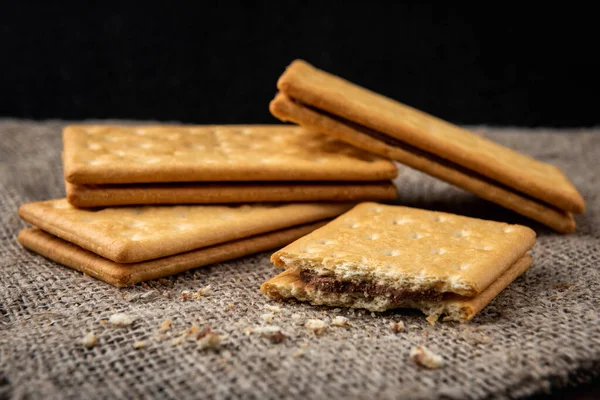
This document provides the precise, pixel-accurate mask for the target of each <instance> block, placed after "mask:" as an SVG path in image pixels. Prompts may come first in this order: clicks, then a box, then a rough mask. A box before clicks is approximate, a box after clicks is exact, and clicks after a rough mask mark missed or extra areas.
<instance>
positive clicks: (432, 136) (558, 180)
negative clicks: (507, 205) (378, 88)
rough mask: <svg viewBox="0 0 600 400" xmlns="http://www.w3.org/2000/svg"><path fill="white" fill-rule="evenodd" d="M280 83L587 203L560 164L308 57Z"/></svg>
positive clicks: (546, 195) (422, 145)
mask: <svg viewBox="0 0 600 400" xmlns="http://www.w3.org/2000/svg"><path fill="white" fill-rule="evenodd" d="M277 88H278V89H279V90H280V91H281V92H283V93H285V94H286V95H288V96H289V97H290V98H292V99H294V100H295V101H297V102H300V103H303V104H306V105H308V106H310V107H312V108H314V109H316V110H319V111H322V113H325V114H330V115H333V116H335V117H337V118H338V119H340V120H342V121H346V122H348V123H350V124H355V125H358V126H361V127H366V128H369V129H372V130H374V131H376V132H378V133H380V134H382V135H383V136H384V137H387V138H390V139H392V140H393V139H396V140H398V141H402V142H403V143H406V144H408V145H410V146H414V147H415V148H417V149H420V150H421V151H425V152H429V153H432V154H434V155H437V156H438V157H441V158H443V159H446V160H449V161H450V162H453V163H456V164H458V165H461V166H463V167H465V168H468V169H470V170H472V171H477V172H479V173H480V174H482V175H484V176H486V177H488V178H490V179H493V180H494V181H497V182H499V183H501V184H503V185H506V186H509V187H512V188H514V189H516V190H517V191H519V192H522V193H525V194H527V195H529V196H532V197H534V198H537V199H540V200H542V201H544V202H546V203H549V204H551V205H554V206H556V207H557V208H560V209H563V210H565V211H571V212H577V213H580V212H583V211H584V209H585V202H584V200H583V198H582V197H581V195H580V194H579V192H578V191H577V189H576V188H575V187H574V186H573V184H572V183H571V182H570V181H569V180H568V179H567V178H566V177H565V176H564V174H563V173H562V172H561V171H560V170H559V169H558V168H556V167H555V166H553V165H550V164H546V163H543V162H540V161H538V160H535V159H533V158H531V157H529V156H526V155H524V154H521V153H518V152H516V151H514V150H511V149H509V148H507V147H504V146H501V145H499V144H497V143H494V142H492V141H490V140H487V139H485V138H483V137H481V136H479V135H476V134H474V133H472V132H469V131H467V130H466V129H463V128H461V127H459V126H457V125H454V124H451V123H449V122H446V121H443V120H441V119H439V118H436V117H433V116H431V115H429V114H426V113H424V112H421V111H419V110H416V109H414V108H412V107H409V106H406V105H404V104H402V103H399V102H397V101H394V100H392V99H390V98H387V97H385V96H382V95H379V94H377V93H375V92H372V91H370V90H367V89H365V88H362V87H360V86H358V85H355V84H352V83H350V82H348V81H346V80H344V79H342V78H339V77H337V76H335V75H332V74H329V73H327V72H324V71H321V70H319V69H317V68H315V67H313V66H311V65H310V64H308V63H306V62H304V61H301V60H296V61H294V62H292V63H291V64H290V66H289V67H288V68H287V69H286V71H285V72H284V73H283V75H282V76H281V77H280V79H279V81H278V82H277ZM274 114H275V115H276V116H277V113H274Z"/></svg>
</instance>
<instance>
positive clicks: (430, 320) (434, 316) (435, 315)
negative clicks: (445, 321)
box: [425, 314, 440, 325]
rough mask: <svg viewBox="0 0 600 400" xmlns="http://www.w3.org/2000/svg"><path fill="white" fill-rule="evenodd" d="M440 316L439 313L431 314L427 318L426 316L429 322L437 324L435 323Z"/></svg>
mask: <svg viewBox="0 0 600 400" xmlns="http://www.w3.org/2000/svg"><path fill="white" fill-rule="evenodd" d="M439 318H440V315H439V314H431V315H429V316H428V317H427V318H425V319H426V320H427V322H429V323H430V324H431V325H435V323H436V322H437V320H438V319H439Z"/></svg>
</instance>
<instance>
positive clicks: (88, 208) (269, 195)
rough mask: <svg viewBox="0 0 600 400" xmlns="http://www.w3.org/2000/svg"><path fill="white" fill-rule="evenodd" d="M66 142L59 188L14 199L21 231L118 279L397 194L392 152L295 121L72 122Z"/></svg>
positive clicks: (223, 253) (66, 259)
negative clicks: (61, 193) (52, 196)
mask: <svg viewBox="0 0 600 400" xmlns="http://www.w3.org/2000/svg"><path fill="white" fill-rule="evenodd" d="M63 141H64V152H63V162H64V171H65V180H66V189H67V198H66V199H59V200H49V201H42V202H35V203H28V204H24V205H23V206H21V208H20V210H19V215H20V216H21V218H22V219H24V220H25V221H27V222H29V223H31V224H32V225H34V226H35V227H34V228H29V229H25V230H23V231H22V232H21V233H20V234H19V242H20V243H21V244H22V245H23V246H24V247H27V248H29V249H31V250H33V251H35V252H38V253H40V254H42V255H44V256H46V257H48V258H50V259H52V260H54V261H57V262H59V263H61V264H64V265H66V266H68V267H71V268H74V269H76V270H79V271H82V272H84V273H86V274H88V275H90V276H93V277H95V278H98V279H101V280H103V281H105V282H108V283H110V284H113V285H115V286H119V287H122V286H128V285H132V284H135V283H138V282H141V281H145V280H150V279H156V278H160V277H164V276H167V275H172V274H176V273H179V272H182V271H185V270H188V269H191V268H195V267H200V266H203V265H207V264H211V263H215V262H220V261H225V260H230V259H233V258H237V257H241V256H244V255H247V254H252V253H256V252H260V251H265V250H269V249H273V248H277V247H281V246H284V245H286V244H288V243H290V242H292V241H294V240H295V239H298V238H299V237H301V236H303V235H305V234H307V233H309V232H311V231H312V230H314V229H315V228H317V227H319V226H321V225H323V224H324V223H325V222H326V221H327V220H329V219H331V218H332V217H335V216H337V215H339V214H341V213H343V212H345V211H347V210H348V209H349V208H350V207H351V206H352V205H353V204H355V202H356V201H360V200H365V199H391V198H394V197H395V195H396V189H395V186H394V185H393V184H392V182H391V181H390V179H391V178H393V177H394V176H395V175H396V167H395V166H394V165H393V163H391V162H390V161H388V160H384V159H381V158H378V157H376V156H372V155H370V154H368V153H366V152H364V151H362V150H358V149H355V148H352V147H351V146H349V145H347V144H344V143H342V142H338V141H336V140H332V139H329V138H327V137H325V136H322V135H319V134H315V133H311V132H308V131H306V130H305V129H303V128H300V127H291V126H143V127H142V126H90V125H81V126H69V127H67V128H65V130H64V133H63ZM265 202H269V203H268V204H267V203H265ZM132 205H137V207H131V206H132Z"/></svg>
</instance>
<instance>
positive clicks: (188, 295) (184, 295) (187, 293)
mask: <svg viewBox="0 0 600 400" xmlns="http://www.w3.org/2000/svg"><path fill="white" fill-rule="evenodd" d="M192 294H193V293H192V291H191V290H182V291H181V293H180V294H179V298H180V299H181V301H188V300H191V299H192Z"/></svg>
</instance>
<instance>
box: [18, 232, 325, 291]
mask: <svg viewBox="0 0 600 400" xmlns="http://www.w3.org/2000/svg"><path fill="white" fill-rule="evenodd" d="M324 223H325V222H315V223H311V224H305V225H300V226H296V227H293V228H287V229H282V230H279V231H275V232H269V233H264V234H261V235H256V236H252V237H249V238H244V239H239V240H235V241H232V242H227V243H221V244H217V245H214V246H210V247H205V248H202V249H199V250H192V251H189V252H186V253H182V254H176V255H173V256H168V257H163V258H159V259H156V260H150V261H142V262H138V263H133V264H120V263H116V262H114V261H111V260H108V259H106V258H103V257H100V256H99V255H97V254H94V253H92V252H90V251H87V250H84V249H82V248H81V247H79V246H76V245H74V244H72V243H69V242H67V241H64V240H62V239H59V238H57V237H56V236H53V235H50V234H48V233H46V232H44V231H42V230H40V229H38V228H27V229H24V230H22V231H21V232H20V233H19V237H18V240H19V243H21V245H22V246H23V247H25V248H28V249H30V250H32V251H34V252H36V253H38V254H41V255H42V256H44V257H46V258H49V259H51V260H53V261H55V262H57V263H60V264H63V265H65V266H67V267H69V268H73V269H75V270H77V271H80V272H83V273H85V274H87V275H90V276H92V277H94V278H96V279H100V280H102V281H104V282H107V283H110V284H111V285H114V286H116V287H125V286H130V285H134V284H136V283H139V282H143V281H148V280H152V279H158V278H162V277H165V276H169V275H175V274H178V273H181V272H184V271H187V270H189V269H193V268H198V267H202V266H205V265H209V264H214V263H219V262H223V261H227V260H232V259H235V258H239V257H243V256H246V255H249V254H254V253H258V252H261V251H266V250H270V249H273V248H277V247H280V246H284V245H286V244H288V243H290V242H292V241H293V240H295V239H298V238H299V237H302V236H303V235H305V234H307V233H309V232H311V231H313V230H314V229H316V228H318V227H320V226H322V225H323V224H324Z"/></svg>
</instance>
